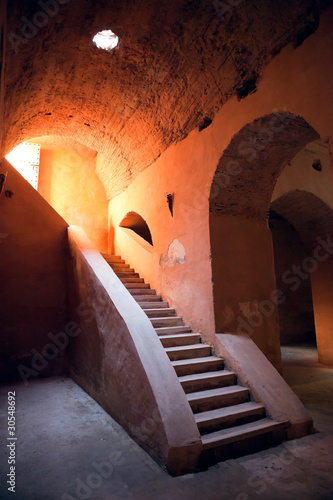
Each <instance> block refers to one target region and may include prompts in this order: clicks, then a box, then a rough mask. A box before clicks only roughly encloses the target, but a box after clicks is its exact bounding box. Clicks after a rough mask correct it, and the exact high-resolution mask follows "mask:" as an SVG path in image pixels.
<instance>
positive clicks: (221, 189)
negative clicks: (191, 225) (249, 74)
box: [209, 111, 319, 369]
mask: <svg viewBox="0 0 333 500" xmlns="http://www.w3.org/2000/svg"><path fill="white" fill-rule="evenodd" d="M318 138H319V134H318V132H316V130H314V129H313V128H312V127H311V126H310V125H309V124H308V123H307V122H306V121H305V120H304V118H302V117H300V116H297V115H294V114H292V113H289V112H286V111H277V112H274V113H271V114H270V115H266V116H263V117H260V118H257V119H255V120H254V121H253V122H251V123H249V124H247V125H245V126H244V127H243V128H242V129H241V130H240V131H239V132H238V133H237V134H235V135H234V137H233V138H232V140H231V141H230V143H229V145H228V147H227V148H226V149H225V151H224V153H223V155H222V157H221V158H220V160H219V162H218V165H217V168H216V171H215V175H214V177H213V182H212V185H211V192H210V198H209V212H210V213H209V228H210V243H211V256H212V279H213V300H214V315H215V328H216V332H218V333H224V332H232V333H236V334H246V335H249V336H251V337H252V338H253V340H254V341H255V342H256V344H257V345H258V347H259V348H260V349H261V350H262V351H263V352H264V354H265V355H266V356H267V357H268V359H269V360H270V361H271V362H272V363H273V364H274V365H275V366H276V368H278V369H280V368H281V353H280V342H279V324H278V313H277V305H278V300H279V297H278V296H277V291H276V283H275V270H274V257H273V246H272V239H271V234H270V231H269V228H268V221H267V219H268V212H269V207H270V201H271V198H272V193H273V190H274V186H275V183H276V181H277V178H278V176H279V175H280V173H281V172H282V170H283V168H284V167H285V166H286V165H287V163H288V161H290V160H291V159H292V158H293V157H294V156H295V155H296V154H297V153H298V151H300V150H301V149H302V148H303V147H305V145H306V144H308V143H309V142H311V141H313V140H316V139H318Z"/></svg>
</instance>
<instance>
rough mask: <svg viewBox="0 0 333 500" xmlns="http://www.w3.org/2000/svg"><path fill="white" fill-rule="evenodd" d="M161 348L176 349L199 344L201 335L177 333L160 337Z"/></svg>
mask: <svg viewBox="0 0 333 500" xmlns="http://www.w3.org/2000/svg"><path fill="white" fill-rule="evenodd" d="M159 339H160V341H161V342H162V345H163V347H176V346H185V345H192V344H199V343H200V341H201V335H200V334H199V333H177V335H160V337H159Z"/></svg>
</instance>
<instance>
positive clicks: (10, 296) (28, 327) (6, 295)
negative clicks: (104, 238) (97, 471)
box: [0, 160, 68, 379]
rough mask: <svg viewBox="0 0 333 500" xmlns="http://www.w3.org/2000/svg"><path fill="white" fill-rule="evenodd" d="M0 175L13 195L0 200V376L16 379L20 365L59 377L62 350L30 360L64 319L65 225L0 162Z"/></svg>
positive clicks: (65, 276) (16, 175) (36, 372)
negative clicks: (51, 356)
mask: <svg viewBox="0 0 333 500" xmlns="http://www.w3.org/2000/svg"><path fill="white" fill-rule="evenodd" d="M6 172H8V174H7V180H6V184H5V189H6V190H10V191H12V192H13V196H12V197H11V198H10V197H7V196H5V195H4V193H2V195H1V197H0V233H1V238H0V279H1V285H0V318H1V319H0V330H1V335H0V361H1V362H0V366H1V377H2V378H4V379H9V378H18V376H19V373H18V370H17V367H18V366H19V365H20V364H23V365H24V366H25V367H27V368H28V369H30V370H32V369H33V370H34V374H33V376H37V375H39V374H43V375H46V374H53V375H55V374H61V373H63V370H64V369H65V357H64V356H63V352H62V351H59V353H58V355H57V356H56V357H55V358H54V359H53V360H52V361H51V360H47V361H46V362H44V363H43V362H42V361H41V360H39V361H38V360H37V358H35V356H36V351H37V352H38V353H39V355H42V354H43V349H44V347H45V346H46V345H47V344H49V343H50V342H51V341H50V338H49V337H48V334H49V333H52V334H56V333H58V332H59V331H64V326H65V324H66V320H67V314H68V310H67V301H68V297H67V263H68V245H67V233H66V228H67V223H66V222H65V221H64V220H63V219H62V218H61V217H60V215H58V214H57V213H56V212H55V211H54V209H53V208H52V207H50V205H49V204H48V203H47V202H46V201H45V200H44V199H43V198H42V196H41V195H40V194H38V193H37V191H36V190H35V189H34V188H33V187H32V186H31V185H30V184H29V183H28V182H27V181H26V180H25V179H24V178H23V177H22V176H21V175H20V174H19V173H18V172H17V171H16V170H15V169H14V168H13V167H12V166H11V165H10V164H9V163H8V162H7V161H6V160H2V162H1V164H0V173H4V174H5V173H6ZM34 358H35V361H37V364H38V367H39V368H37V370H36V366H32V364H31V363H33V361H34ZM43 364H44V366H43Z"/></svg>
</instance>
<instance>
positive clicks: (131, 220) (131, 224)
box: [119, 212, 153, 245]
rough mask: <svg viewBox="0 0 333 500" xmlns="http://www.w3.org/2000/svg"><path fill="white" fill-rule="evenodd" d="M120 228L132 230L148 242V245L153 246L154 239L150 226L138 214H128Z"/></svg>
mask: <svg viewBox="0 0 333 500" xmlns="http://www.w3.org/2000/svg"><path fill="white" fill-rule="evenodd" d="M119 227H125V228H127V229H131V230H132V231H133V232H134V233H136V234H138V235H139V236H141V238H143V239H144V240H145V241H147V243H149V244H150V245H153V239H152V236H151V232H150V229H149V227H148V224H147V222H146V221H145V220H144V219H143V218H142V217H141V215H139V214H138V213H136V212H128V213H127V214H126V216H125V217H124V218H123V220H122V221H121V223H120V224H119Z"/></svg>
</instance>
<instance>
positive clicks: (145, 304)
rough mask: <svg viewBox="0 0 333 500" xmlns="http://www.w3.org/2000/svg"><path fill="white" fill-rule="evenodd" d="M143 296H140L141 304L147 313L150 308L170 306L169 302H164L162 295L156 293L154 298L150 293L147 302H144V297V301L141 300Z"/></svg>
mask: <svg viewBox="0 0 333 500" xmlns="http://www.w3.org/2000/svg"><path fill="white" fill-rule="evenodd" d="M156 297H159V299H158V300H156ZM141 298H142V296H141V297H139V306H141V307H142V309H143V310H144V312H145V313H147V312H148V311H149V310H150V309H156V308H160V309H163V308H168V307H169V304H168V302H164V301H163V300H162V297H161V295H156V296H155V298H154V299H153V298H152V297H151V296H150V295H149V296H148V297H147V298H146V301H145V302H143V298H142V301H141ZM152 300H154V302H151V301H152Z"/></svg>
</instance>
